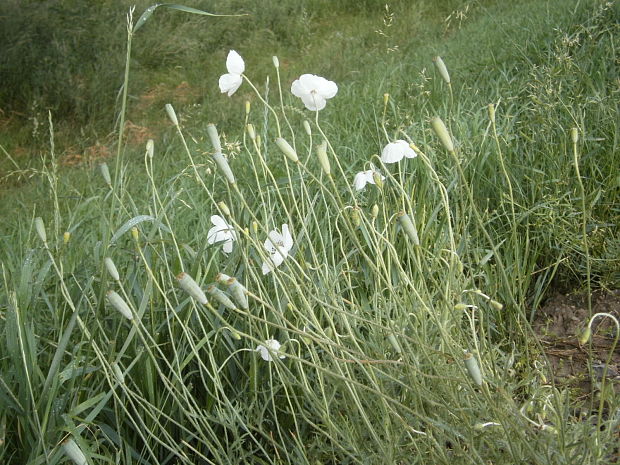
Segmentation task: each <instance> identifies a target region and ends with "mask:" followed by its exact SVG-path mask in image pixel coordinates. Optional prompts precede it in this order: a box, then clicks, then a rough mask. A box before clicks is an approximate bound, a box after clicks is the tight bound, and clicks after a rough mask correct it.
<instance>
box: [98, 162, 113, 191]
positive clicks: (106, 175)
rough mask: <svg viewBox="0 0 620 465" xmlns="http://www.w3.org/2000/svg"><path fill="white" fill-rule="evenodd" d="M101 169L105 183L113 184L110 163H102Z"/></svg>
mask: <svg viewBox="0 0 620 465" xmlns="http://www.w3.org/2000/svg"><path fill="white" fill-rule="evenodd" d="M99 171H101V176H102V177H103V180H104V181H105V183H106V184H107V185H108V186H111V185H112V178H111V177H110V169H109V168H108V164H107V163H105V162H104V163H101V164H100V165H99Z"/></svg>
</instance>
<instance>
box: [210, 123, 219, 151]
mask: <svg viewBox="0 0 620 465" xmlns="http://www.w3.org/2000/svg"><path fill="white" fill-rule="evenodd" d="M207 134H208V135H209V139H211V145H213V148H214V149H215V151H216V152H221V151H222V143H221V142H220V136H219V134H218V133H217V128H216V127H215V125H214V124H213V123H209V124H207Z"/></svg>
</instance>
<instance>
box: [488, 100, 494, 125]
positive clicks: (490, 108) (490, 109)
mask: <svg viewBox="0 0 620 465" xmlns="http://www.w3.org/2000/svg"><path fill="white" fill-rule="evenodd" d="M488 109H489V119H490V120H491V122H492V123H493V124H495V105H493V104H492V103H489V106H488Z"/></svg>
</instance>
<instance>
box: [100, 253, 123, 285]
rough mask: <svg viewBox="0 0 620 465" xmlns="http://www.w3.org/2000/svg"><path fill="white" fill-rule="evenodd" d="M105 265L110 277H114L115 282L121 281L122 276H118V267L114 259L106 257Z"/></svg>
mask: <svg viewBox="0 0 620 465" xmlns="http://www.w3.org/2000/svg"><path fill="white" fill-rule="evenodd" d="M103 263H104V264H105V267H106V269H107V270H108V273H110V276H112V279H113V280H114V281H119V280H120V276H119V274H118V270H117V269H116V265H115V264H114V262H113V261H112V259H111V258H110V257H106V258H104V259H103Z"/></svg>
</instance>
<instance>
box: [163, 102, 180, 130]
mask: <svg viewBox="0 0 620 465" xmlns="http://www.w3.org/2000/svg"><path fill="white" fill-rule="evenodd" d="M164 108H165V109H166V113H168V118H170V121H172V124H174V125H175V126H177V127H178V126H179V119H178V118H177V114H176V112H175V111H174V108H173V107H172V105H170V104H169V103H166V106H165V107H164Z"/></svg>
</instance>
